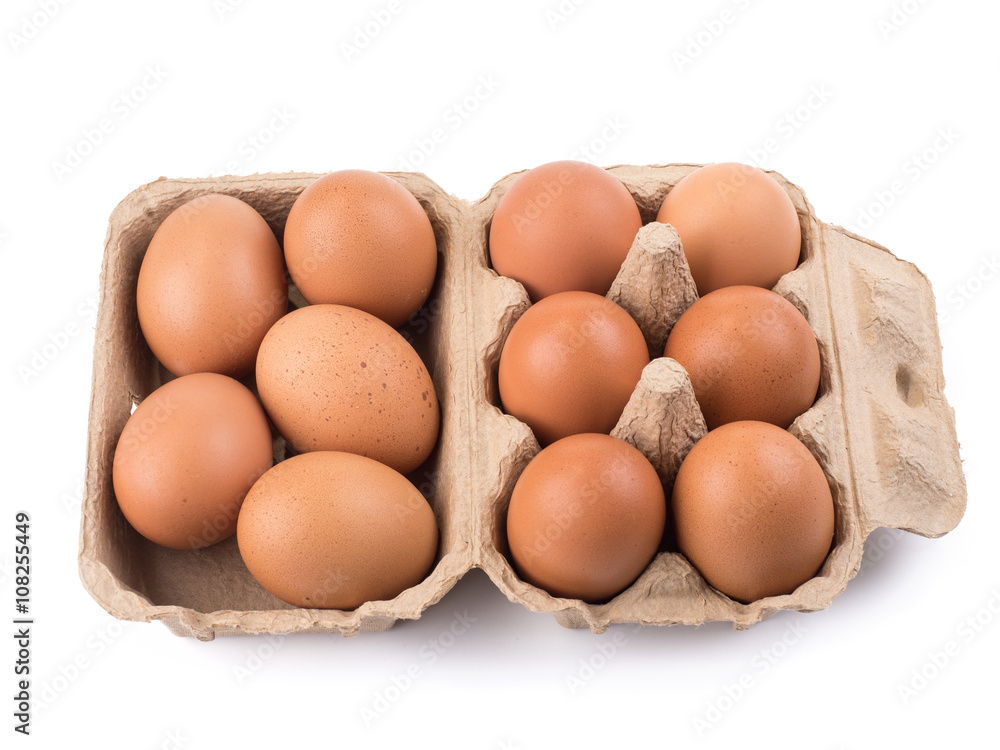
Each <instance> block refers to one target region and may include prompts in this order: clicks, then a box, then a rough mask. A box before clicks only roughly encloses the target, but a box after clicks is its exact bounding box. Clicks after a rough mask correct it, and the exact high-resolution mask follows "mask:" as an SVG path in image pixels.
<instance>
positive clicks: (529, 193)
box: [490, 161, 642, 302]
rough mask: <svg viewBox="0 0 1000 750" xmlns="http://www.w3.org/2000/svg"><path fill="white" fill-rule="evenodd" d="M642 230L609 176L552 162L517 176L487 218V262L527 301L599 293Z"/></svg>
mask: <svg viewBox="0 0 1000 750" xmlns="http://www.w3.org/2000/svg"><path fill="white" fill-rule="evenodd" d="M641 228H642V220H641V219H640V218H639V208H638V207H637V206H636V204H635V200H634V199H633V198H632V195H631V193H629V191H628V189H626V187H625V186H624V185H622V183H621V182H620V181H619V180H618V178H617V177H614V176H613V175H612V174H611V173H610V172H608V171H606V170H604V169H601V168H600V167H596V166H594V165H593V164H588V163H586V162H581V161H554V162H551V163H549V164H543V165H542V166H540V167H535V168H534V169H531V170H529V171H527V172H525V173H524V174H523V175H521V176H520V177H518V178H517V180H516V181H515V182H514V183H513V184H512V185H511V186H510V188H509V189H508V190H507V192H506V193H505V194H504V196H503V198H501V199H500V203H499V204H498V205H497V209H496V212H495V213H494V214H493V221H492V224H491V225H490V261H491V263H492V265H493V268H494V270H495V271H496V272H497V273H499V274H500V275H501V276H509V277H510V278H512V279H517V280H518V281H520V282H521V283H522V284H524V288H525V289H526V290H527V291H528V296H529V297H531V300H532V302H537V301H538V300H540V299H542V298H543V297H547V296H549V295H550V294H556V293H557V292H567V291H581V292H593V293H595V294H600V295H604V294H607V292H608V289H610V288H611V283H612V282H613V281H614V280H615V276H617V275H618V270H619V269H620V268H621V265H622V263H623V262H624V260H625V256H626V255H628V251H629V248H630V247H631V246H632V241H633V240H634V239H635V235H636V233H637V232H638V231H639V229H641Z"/></svg>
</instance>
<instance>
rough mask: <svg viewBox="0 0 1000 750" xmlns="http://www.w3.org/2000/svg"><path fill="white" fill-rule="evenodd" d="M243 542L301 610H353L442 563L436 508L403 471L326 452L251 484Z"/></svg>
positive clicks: (273, 586)
mask: <svg viewBox="0 0 1000 750" xmlns="http://www.w3.org/2000/svg"><path fill="white" fill-rule="evenodd" d="M237 542H238V543H239V548H240V554H241V555H242V557H243V562H244V563H245V564H246V566H247V569H248V570H249V571H250V573H251V574H252V575H253V577H254V578H256V579H257V581H258V582H259V583H260V585H261V586H263V587H264V588H265V589H267V590H268V591H270V592H271V593H272V594H274V595H275V596H276V597H278V598H279V599H282V600H283V601H286V602H288V603H289V604H293V605H295V606H297V607H306V608H316V609H343V610H351V609H355V608H356V607H358V606H360V605H361V604H363V603H365V602H368V601H383V600H387V599H393V598H395V597H396V596H398V595H399V594H400V593H402V592H403V591H404V590H406V589H408V588H410V587H411V586H415V585H417V584H418V583H420V582H421V581H422V580H423V579H424V577H425V576H426V575H427V573H428V571H429V570H430V568H431V565H432V564H433V562H434V557H435V554H436V552H437V545H438V527H437V521H436V519H435V518H434V512H433V511H432V510H431V507H430V506H429V505H428V504H427V501H426V500H424V498H423V496H422V495H421V494H420V492H418V491H417V489H416V488H415V487H414V486H413V485H412V484H410V482H408V481H407V479H406V477H404V476H402V475H401V474H400V473H399V472H397V471H394V470H392V469H390V468H389V467H388V466H385V465H383V464H381V463H379V462H377V461H373V460H372V459H370V458H364V457H363V456H356V455H352V454H350V453H339V452H333V451H318V452H315V453H303V454H302V455H299V456H294V457H292V458H289V459H287V460H285V461H282V462H281V463H279V464H278V465H276V466H275V467H274V468H273V469H271V470H270V471H268V472H267V473H266V474H264V476H262V477H261V478H260V479H259V480H258V481H257V483H256V484H255V485H254V486H253V488H252V489H251V490H250V492H249V494H248V495H247V498H246V501H245V502H244V503H243V509H242V510H241V511H240V518H239V528H238V531H237Z"/></svg>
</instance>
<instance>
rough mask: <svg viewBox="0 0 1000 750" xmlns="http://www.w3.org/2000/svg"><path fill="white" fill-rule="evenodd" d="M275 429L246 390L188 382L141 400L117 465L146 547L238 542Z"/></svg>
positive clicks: (126, 503) (210, 381)
mask: <svg viewBox="0 0 1000 750" xmlns="http://www.w3.org/2000/svg"><path fill="white" fill-rule="evenodd" d="M271 463H272V446H271V428H270V427H269V426H268V424H267V417H266V416H264V410H263V409H262V408H261V406H260V403H258V401H257V399H256V398H254V395H253V394H252V393H251V392H250V391H249V390H247V388H246V387H245V386H243V385H242V384H241V383H239V382H237V381H236V380H233V379H232V378H228V377H226V376H225V375H218V374H216V373H195V374H192V375H184V376H182V377H179V378H177V379H176V380H172V381H170V382H169V383H167V384H166V385H163V386H161V387H160V388H157V389H156V390H155V391H153V392H152V393H151V394H149V396H147V397H146V398H145V399H143V400H142V403H140V404H139V406H138V408H137V409H136V410H135V411H134V412H133V413H132V416H131V417H130V418H129V420H128V422H126V423H125V428H124V429H123V430H122V434H121V437H120V438H119V439H118V445H117V447H116V448H115V458H114V463H113V465H112V479H113V482H114V488H115V497H116V498H117V499H118V506H119V507H120V508H121V510H122V513H123V514H124V515H125V518H126V519H128V522H129V523H130V524H132V526H133V527H134V528H135V530H136V531H138V532H139V533H140V534H142V535H143V536H144V537H146V538H147V539H149V540H151V541H154V542H156V543H157V544H161V545H163V546H164V547H172V548H173V549H197V548H199V547H207V546H208V545H210V544H214V543H215V542H218V541H221V540H223V539H226V538H227V537H230V536H232V534H233V533H234V532H235V531H236V519H237V516H238V514H239V510H240V505H241V504H242V502H243V498H244V496H245V495H246V494H247V491H248V490H249V489H250V487H251V486H252V485H253V483H254V482H255V481H257V478H258V477H260V475H261V474H263V473H264V472H265V471H267V470H268V469H269V468H270V467H271Z"/></svg>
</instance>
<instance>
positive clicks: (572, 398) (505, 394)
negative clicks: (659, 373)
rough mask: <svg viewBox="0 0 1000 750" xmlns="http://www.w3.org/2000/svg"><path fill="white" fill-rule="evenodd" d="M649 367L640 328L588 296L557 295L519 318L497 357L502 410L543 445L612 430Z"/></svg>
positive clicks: (608, 304)
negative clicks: (567, 437)
mask: <svg viewBox="0 0 1000 750" xmlns="http://www.w3.org/2000/svg"><path fill="white" fill-rule="evenodd" d="M647 364H649V353H648V349H647V348H646V341H645V339H644V338H643V336H642V331H640V330H639V326H638V325H637V324H636V322H635V321H634V320H633V319H632V318H631V316H630V315H629V314H628V313H627V312H625V310H623V309H622V308H621V307H619V306H618V305H616V304H615V303H614V302H612V301H611V300H609V299H607V298H606V297H601V296H600V295H597V294H591V293H590V292H560V293H559V294H553V295H552V296H549V297H546V298H545V299H543V300H541V301H540V302H537V303H535V304H534V305H532V306H531V307H529V308H528V310H527V311H526V312H525V313H524V314H523V315H522V316H521V317H520V318H519V319H518V321H517V322H516V323H515V324H514V326H513V328H512V329H511V331H510V334H509V335H508V336H507V340H506V341H505V342H504V346H503V350H502V351H501V353H500V367H499V375H498V382H499V389H500V400H501V401H502V403H503V408H504V411H506V412H507V413H508V414H510V415H512V416H515V417H517V418H518V419H520V420H521V421H523V422H524V423H526V424H527V425H528V426H529V427H530V428H531V430H532V432H534V433H535V437H536V438H537V439H538V442H539V443H540V444H541V445H543V446H544V445H548V444H549V443H552V442H554V441H556V440H558V439H560V438H563V437H566V436H567V435H575V434H577V433H581V432H605V433H607V432H610V431H611V430H612V429H613V428H614V426H615V424H616V423H617V422H618V418H619V417H620V416H621V413H622V410H623V409H624V408H625V405H626V404H627V403H628V400H629V398H630V397H631V395H632V391H633V390H635V386H636V384H637V383H638V382H639V378H640V377H641V376H642V369H643V368H644V367H645V366H646V365H647Z"/></svg>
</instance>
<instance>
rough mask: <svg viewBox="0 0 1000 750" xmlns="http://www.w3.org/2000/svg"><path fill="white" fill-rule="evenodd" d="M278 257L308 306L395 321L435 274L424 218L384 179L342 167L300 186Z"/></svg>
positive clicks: (414, 306) (405, 193) (412, 309)
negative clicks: (360, 312)
mask: <svg viewBox="0 0 1000 750" xmlns="http://www.w3.org/2000/svg"><path fill="white" fill-rule="evenodd" d="M285 260H286V262H287V263H288V271H289V273H290V274H291V277H292V280H293V281H294V282H295V284H296V286H297V287H298V288H299V291H300V292H302V296H303V297H305V298H306V299H307V300H308V301H309V302H310V303H311V304H317V303H330V304H337V305H347V306H349V307H356V308H358V309H359V310H364V311H365V312H368V313H371V314H372V315H374V316H375V317H377V318H380V319H381V320H384V321H385V322H386V323H388V324H389V325H391V326H393V327H394V328H395V327H398V326H401V325H402V324H403V323H405V322H406V321H407V320H408V319H409V318H410V316H411V315H413V314H414V313H416V312H417V311H418V310H419V309H420V307H421V305H423V304H424V302H425V301H426V300H427V297H428V295H429V294H430V291H431V287H432V286H433V285H434V276H435V273H436V272H437V243H436V240H435V238H434V229H433V227H432V226H431V222H430V219H428V218H427V214H426V213H425V212H424V209H423V208H422V207H421V205H420V202H419V201H418V200H417V199H416V198H414V197H413V194H412V193H410V191H409V190H407V189H406V188H405V187H403V186H402V185H400V184H399V183H398V182H396V181H395V180H394V179H392V178H391V177H387V176H386V175H383V174H379V173H378V172H368V171H365V170H361V169H346V170H343V171H340V172H331V173H330V174H327V175H324V176H323V177H320V178H319V179H318V180H316V181H315V182H313V183H312V184H311V185H309V187H307V188H306V189H305V190H303V191H302V193H301V194H300V195H299V197H298V198H297V199H296V201H295V203H294V204H293V205H292V209H291V211H290V212H289V214H288V222H287V223H286V224H285Z"/></svg>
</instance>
